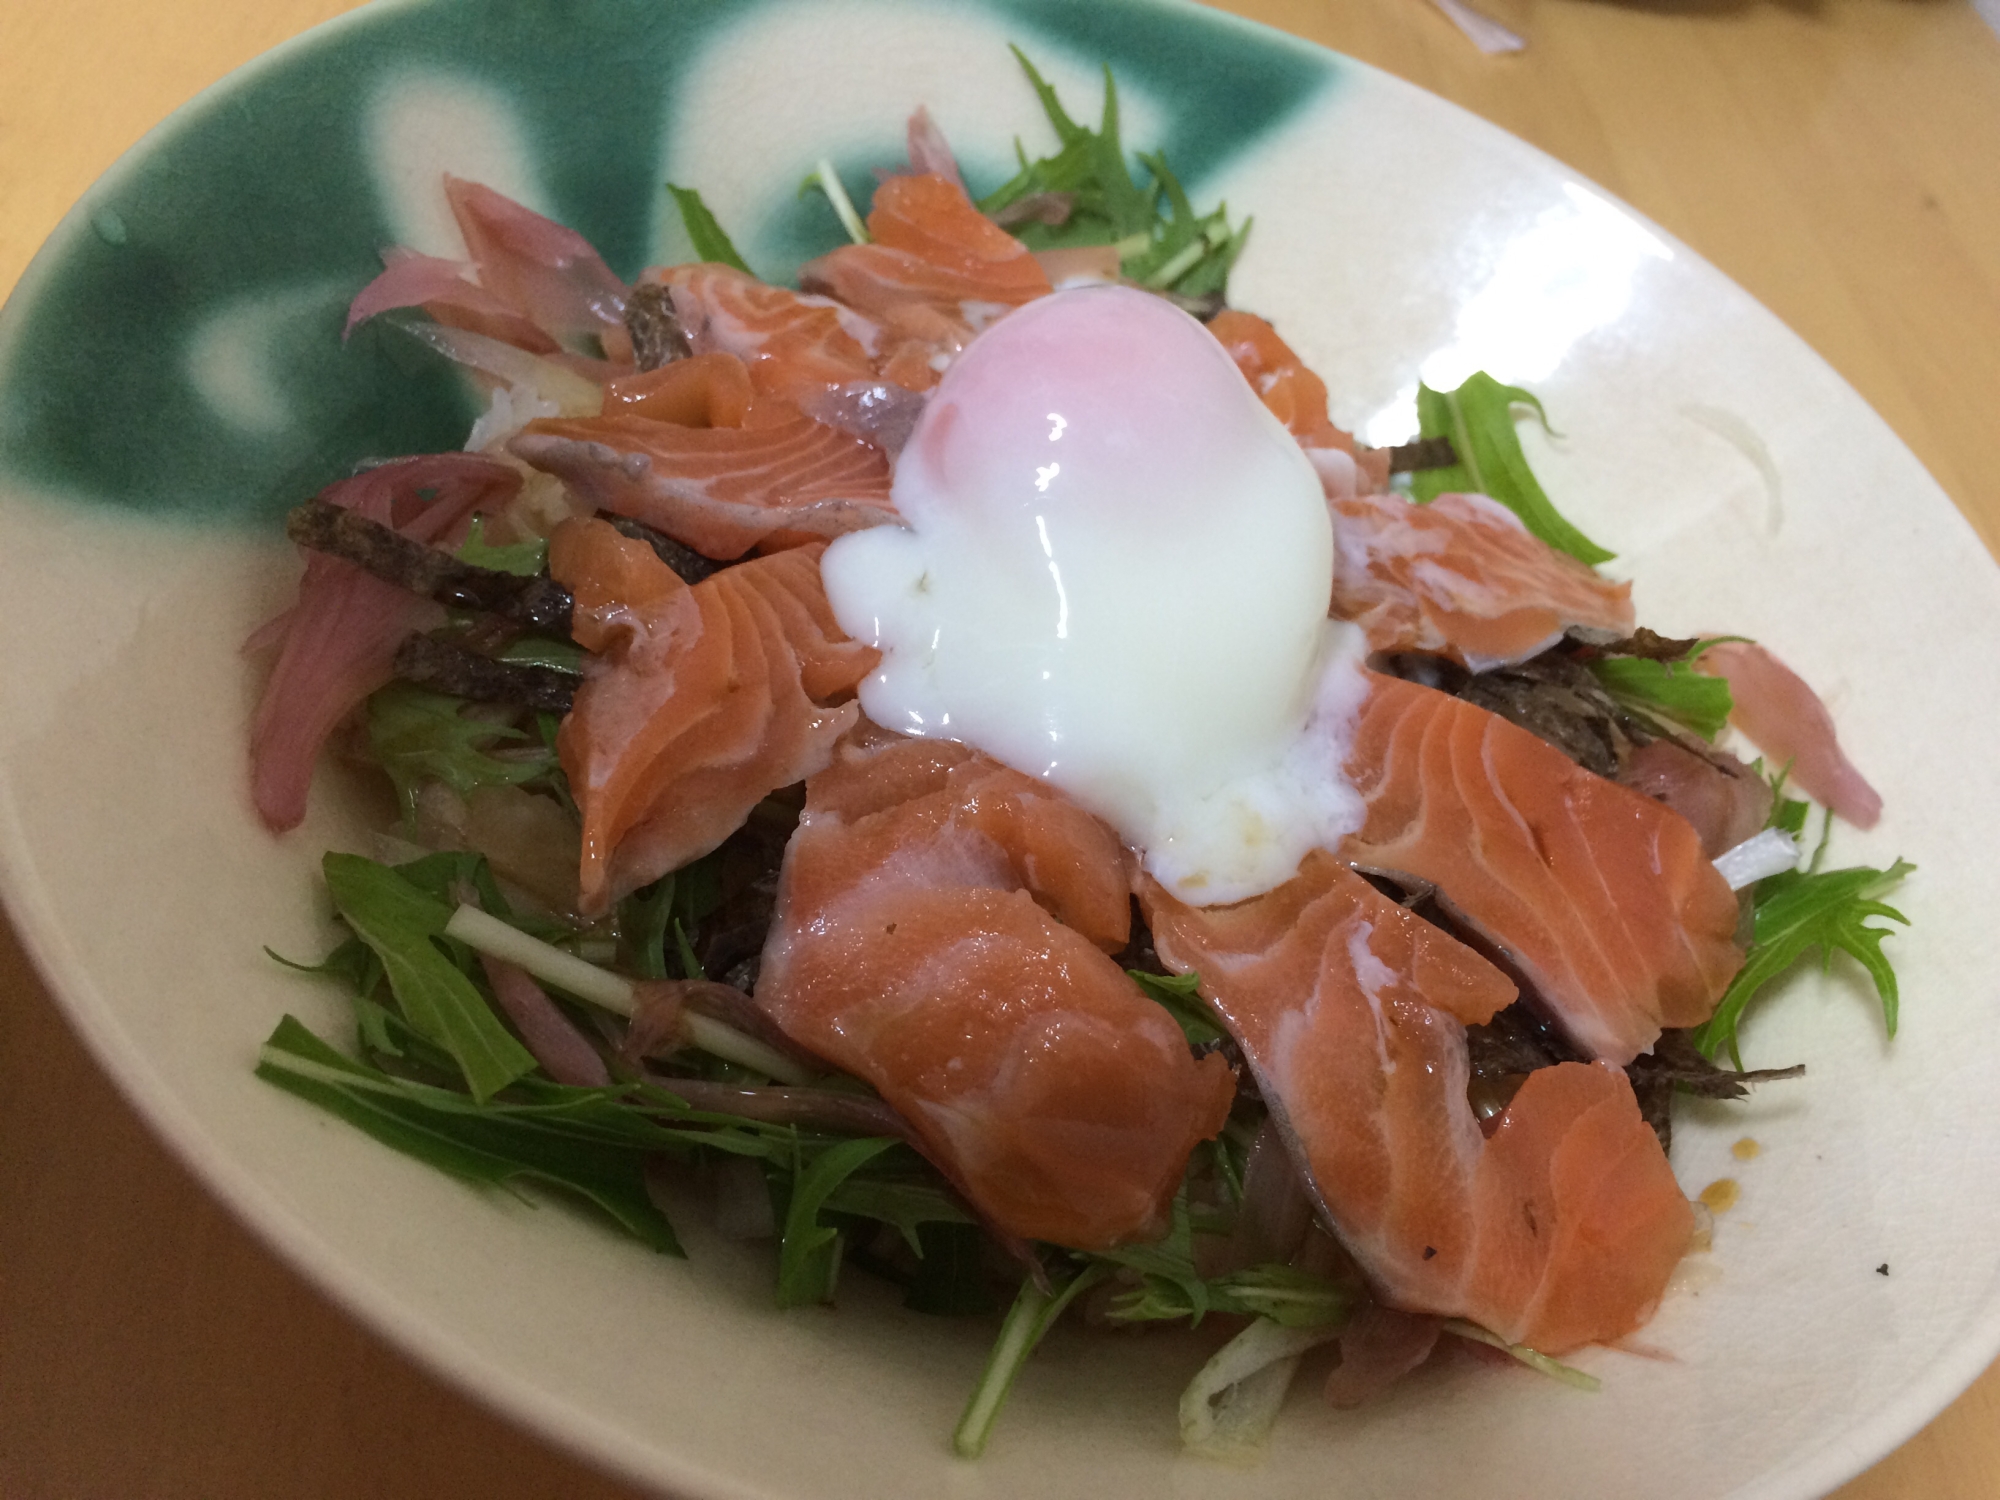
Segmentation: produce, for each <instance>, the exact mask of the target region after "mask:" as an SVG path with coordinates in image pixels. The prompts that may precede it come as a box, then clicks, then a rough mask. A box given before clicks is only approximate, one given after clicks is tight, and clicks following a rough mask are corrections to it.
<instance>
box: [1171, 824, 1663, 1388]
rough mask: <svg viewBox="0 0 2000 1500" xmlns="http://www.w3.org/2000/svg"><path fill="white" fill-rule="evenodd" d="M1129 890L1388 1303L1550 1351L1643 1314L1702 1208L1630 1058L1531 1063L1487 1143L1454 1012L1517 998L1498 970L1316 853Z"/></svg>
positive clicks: (1484, 1010) (1476, 1017)
mask: <svg viewBox="0 0 2000 1500" xmlns="http://www.w3.org/2000/svg"><path fill="white" fill-rule="evenodd" d="M1140 900H1141V905H1142V906H1143V907H1144V909H1145V913H1146V918H1147V921H1148V922H1149V923H1150V924H1151V926H1152V931H1153V941H1154V944H1155V946H1156V947H1157V949H1158V951H1159V954H1160V956H1161V958H1162V959H1163V960H1164V961H1165V962H1166V963H1167V964H1168V965H1169V967H1172V968H1175V969H1177V970H1180V971H1181V972H1184V973H1185V972H1190V971H1192V972H1194V973H1196V974H1198V975H1199V976H1200V979H1201V992H1202V994H1203V996H1204V997H1205V998H1206V999H1207V1000H1208V1001H1209V1003H1210V1004H1211V1005H1212V1006H1213V1007H1214V1009H1215V1010H1216V1012H1217V1013H1218V1014H1219V1015H1220V1016H1221V1018H1222V1019H1223V1021H1224V1023H1225V1024H1226V1025H1227V1026H1228V1028H1229V1030H1230V1032H1231V1034H1232V1035H1234V1036H1235V1037H1236V1039H1237V1041H1238V1042H1239V1043H1240V1044H1241V1046H1242V1048H1243V1052H1244V1056H1245V1057H1246V1059H1248V1061H1249V1063H1250V1066H1251V1068H1252V1070H1253V1071H1254V1073H1255V1075H1256V1077H1257V1080H1258V1085H1259V1087H1260V1089H1261V1090H1262V1092H1263V1094H1264V1098H1265V1101H1266V1102H1267V1103H1268V1104H1269V1105H1270V1107H1271V1110H1272V1114H1273V1116H1274V1118H1276V1119H1277V1120H1278V1121H1279V1123H1280V1126H1281V1129H1282V1131H1283V1132H1284V1135H1285V1138H1286V1142H1287V1145H1288V1146H1289V1147H1290V1149H1291V1151H1292V1154H1293V1157H1294V1160H1295V1161H1296V1162H1297V1164H1298V1165H1299V1167H1300V1169H1301V1171H1302V1173H1303V1175H1304V1177H1305V1179H1306V1181H1307V1183H1308V1185H1309V1187H1310V1189H1311V1191H1312V1193H1313V1194H1314V1196H1315V1197H1316V1198H1317V1200H1318V1206H1319V1209H1320V1211H1321V1213H1322V1215H1323V1217H1324V1218H1325V1219H1326V1221H1327V1223H1328V1224H1329V1225H1330V1226H1331V1227H1332V1229H1333V1230H1334V1232H1335V1233H1336V1234H1337V1235H1338V1236H1339V1238H1340V1239H1341V1241H1342V1243H1343V1244H1345V1245H1346V1247H1347V1248H1348V1250H1349V1252H1350V1253H1351V1254H1353V1256H1354V1257H1355V1260H1356V1261H1357V1262H1358V1263H1359V1264H1360V1266H1361V1267H1362V1269H1363V1271H1364V1272H1365V1273H1366V1274H1367V1276H1368V1278H1369V1281H1370V1283H1371V1284H1372V1285H1373V1287H1374V1288H1375V1290H1376V1293H1377V1295H1378V1296H1380V1297H1381V1298H1382V1299H1383V1300H1384V1301H1386V1302H1387V1303H1388V1304H1389V1305H1390V1306H1392V1307H1395V1308H1399V1309H1402V1310H1403V1311H1406V1312H1413V1313H1432V1314H1439V1315H1443V1316H1447V1317H1464V1318H1469V1319H1471V1320H1472V1321H1474V1322H1476V1323H1479V1324H1481V1325H1482V1326H1484V1327H1486V1328H1489V1329H1492V1330H1493V1331H1494V1332H1496V1333H1499V1334H1501V1335H1502V1336H1504V1337H1505V1338H1507V1339H1509V1340H1511V1341H1513V1342H1516V1343H1525V1344H1529V1345H1532V1346H1533V1347H1534V1348H1537V1349H1540V1350H1542V1351H1543V1352H1545V1353H1551V1354H1560V1353H1562V1352H1564V1351H1565V1350H1568V1349H1572V1348H1575V1347H1577V1346H1578V1345H1581V1344H1586V1343H1597V1342H1606V1341H1609V1340H1612V1339H1616V1338H1620V1337H1623V1336H1624V1335H1625V1334H1627V1333H1630V1332H1631V1331H1632V1330H1633V1329H1635V1328H1637V1327H1639V1326H1640V1324H1642V1323H1643V1322H1645V1320H1646V1319H1647V1318H1648V1317H1649V1316H1651V1314H1652V1311H1653V1309H1654V1307H1655V1306H1656V1305H1657V1304H1658V1302H1659V1298H1660V1294H1661V1292H1662V1290H1663V1289H1664V1287H1665V1285H1666V1280H1667V1277H1668V1275H1669V1274H1670V1273H1671V1272H1672V1270H1673V1268H1674V1266H1675V1264H1676V1263H1677V1262H1678V1261H1679V1260H1680V1257H1681V1255H1682V1254H1683V1253H1684V1252H1685V1250H1686V1249H1687V1245H1688V1240H1689V1237H1690V1236H1691V1234H1692V1232H1693V1228H1694V1221H1693V1215H1692V1211H1691V1210H1690V1209H1689V1207H1688V1204H1687V1200H1686V1199H1685V1198H1684V1197H1683V1196H1682V1194H1681V1191H1680V1187H1679V1185H1678V1184H1677V1183H1676V1182H1675V1180H1674V1175H1673V1172H1672V1170H1671V1169H1670V1168H1669V1167H1668V1165H1667V1160H1666V1156H1665V1153H1663V1152H1662V1151H1661V1149H1660V1145H1659V1141H1658V1138H1657V1137H1655V1136H1654V1134H1653V1132H1652V1130H1651V1129H1650V1128H1649V1127H1648V1126H1647V1125H1646V1123H1645V1121H1644V1120H1643V1119H1642V1118H1641V1117H1640V1114H1639V1107H1638V1104H1637V1102H1636V1100H1635V1099H1634V1098H1633V1095H1632V1088H1631V1085H1630V1083H1629V1082H1627V1080H1626V1078H1625V1075H1624V1074H1623V1073H1622V1072H1619V1071H1617V1070H1616V1069H1613V1068H1610V1067H1608V1066H1605V1065H1603V1064H1583V1063H1564V1064H1561V1065H1559V1066H1557V1067H1554V1068H1548V1069H1543V1070H1541V1071H1538V1072H1536V1073H1533V1074H1531V1075H1529V1078H1528V1081H1527V1083H1526V1084H1525V1085H1524V1086H1523V1087H1522V1089H1521V1091H1520V1092H1519V1093H1518V1094H1517V1095H1516V1096H1515V1098H1514V1100H1513V1102H1512V1103H1511V1104H1510V1105H1509V1107H1508V1108H1507V1110H1506V1111H1505V1112H1504V1113H1503V1114H1502V1115H1501V1116H1500V1118H1499V1121H1498V1124H1497V1127H1496V1128H1495V1129H1494V1131H1493V1133H1492V1136H1491V1138H1490V1139H1488V1138H1487V1137H1486V1136H1485V1135H1484V1134H1483V1133H1482V1131H1481V1129H1480V1126H1479V1122H1478V1121H1477V1119H1476V1118H1475V1117H1474V1114H1473V1111H1472V1107H1471V1106H1470V1104H1468V1103H1467V1101H1466V1082H1467V1077H1468V1065H1467V1060H1466V1045H1465V1024H1466V1023H1467V1022H1481V1021H1485V1020H1487V1019H1489V1018H1490V1017H1491V1016H1492V1014H1493V1013H1494V1012H1495V1011H1496V1010H1498V1009H1499V1008H1500V1007H1501V1006H1503V1005H1505V1004H1507V1003H1508V1002H1509V1001H1510V1000H1512V999H1513V996H1514V986H1513V984H1512V983H1511V982H1510V981H1509V980H1508V979H1507V978H1506V976H1505V975H1503V974H1502V973H1501V972H1500V971H1499V970H1498V969H1496V968H1494V967H1493V966H1492V965H1491V964H1489V963H1487V962H1486V961H1485V960H1484V959H1482V958H1480V957H1479V956H1478V955H1477V954H1475V953H1473V952H1472V951H1471V950H1470V949H1468V948H1466V947H1464V946H1463V945H1461V944H1459V943H1458V942H1456V941H1455V940H1453V939H1452V938H1451V937H1450V936H1448V935H1447V934H1446V933H1444V932H1443V931H1442V930H1440V929H1438V928H1436V927H1433V926H1431V925H1430V924H1429V923H1427V922H1425V921H1424V920H1422V919H1421V918H1419V917H1416V916H1414V915H1413V914H1411V913H1410V912H1409V911H1407V910H1405V909H1404V908H1403V907H1401V906H1399V905H1398V904H1397V903H1395V902H1394V901H1391V900H1389V899H1388V898H1387V897H1385V896H1383V895H1382V894H1381V893H1380V892H1378V891H1376V890H1375V889H1374V888H1373V887H1372V886H1370V885H1369V884H1368V883H1367V882H1366V881H1365V880H1363V879H1361V877H1360V876H1358V875H1356V874H1355V873H1354V872H1353V871H1352V870H1349V869H1347V868H1346V867H1345V866H1343V865H1341V864H1340V863H1339V862H1338V861H1336V860H1334V859H1332V858H1331V857H1329V856H1328V855H1326V854H1323V853H1316V854H1314V855H1312V856H1310V857H1309V858H1308V859H1307V861H1306V863H1305V865H1304V866H1303V867H1302V868H1301V870H1300V872H1299V874H1298V875H1297V876H1295V877H1294V878H1293V879H1292V880H1291V881H1289V882H1288V883H1287V884H1285V885H1284V886H1281V887H1279V888H1278V889H1277V890H1275V891H1272V892H1269V893H1268V894H1266V895H1263V896H1259V897H1256V898H1253V899H1252V900H1250V901H1246V902H1242V903H1239V904H1238V905H1236V906H1232V907H1224V908H1212V909H1208V910H1198V909H1195V908H1191V907H1187V906H1184V905H1182V904H1181V903H1180V902H1178V901H1176V900H1174V899H1173V898H1172V897H1171V896H1169V895H1168V894H1167V893H1166V892H1165V891H1164V890H1163V889H1161V888H1160V887H1159V886H1157V885H1155V884H1154V883H1152V882H1151V881H1150V880H1144V881H1142V882H1141V885H1140Z"/></svg>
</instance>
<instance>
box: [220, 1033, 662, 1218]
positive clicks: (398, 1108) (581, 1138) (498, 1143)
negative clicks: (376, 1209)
mask: <svg viewBox="0 0 2000 1500" xmlns="http://www.w3.org/2000/svg"><path fill="white" fill-rule="evenodd" d="M257 1075H258V1076H259V1077H260V1078H263V1079H265V1080H266V1081H268V1082H270V1083H274V1084H276V1085H277V1086H278V1087H279V1088H282V1089H286V1090H288V1091H290V1092H291V1093H294V1094H297V1095H298V1096H299V1097H300V1098H302V1099H306V1100H309V1101H311V1102H312V1103H314V1104H317V1105H319V1106H320V1107H321V1108H322V1109H325V1110H327V1111H329V1112H330V1113H332V1114H336V1115H338V1116H340V1117H341V1118H342V1119H344V1120H346V1121H347V1122H348V1123H349V1124H352V1125H356V1126H358V1127H360V1128H361V1129H362V1130H365V1131H366V1132H368V1134H370V1135H372V1136H374V1137H375V1138H376V1139H377V1140H378V1141H381V1142H382V1143H383V1144H385V1145H388V1146H393V1147H394V1148H395V1149H396V1150H398V1151H402V1152H404V1153H406V1154H408V1155H410V1156H414V1157H416V1158H417V1159H418V1160H419V1161H423V1162H427V1163H429V1164H430V1165H431V1166H434V1167H437V1168H439V1169H440V1170H442V1171H445V1172H449V1173H450V1174H451V1175H453V1176H454V1177H460V1178H463V1179H465V1180H466V1181H468V1182H477V1183H486V1184H491V1185H495V1186H513V1185H516V1184H518V1183H521V1182H524V1181H533V1182H540V1183H543V1184H546V1185H549V1186H553V1187H557V1188H561V1189H564V1190H566V1191H568V1192H572V1193H575V1194H577V1195H578V1196H580V1197H582V1198H584V1199H586V1200H588V1201H589V1202H591V1203H594V1204H596V1205H597V1207H599V1208H600V1209H602V1210H603V1211H604V1212H605V1213H607V1214H609V1215H610V1216H611V1217H612V1218H613V1219H614V1220H616V1221H617V1223H618V1224H619V1225H621V1226H622V1227H623V1228H624V1229H626V1230H627V1231H628V1232H630V1233H631V1234H633V1235H634V1236H636V1237H637V1238H638V1239H640V1240H641V1241H643V1242H644V1243H646V1244H648V1245H650V1246H652V1247H653V1248H654V1249H655V1250H659V1251H661V1252H663V1253H665V1254H668V1255H679V1254H681V1253H682V1251H681V1247H680V1242H679V1240H677V1239H676V1238H675V1236H674V1231H673V1226H672V1225H671V1224H669V1223H668V1222H667V1218H666V1216H665V1215H664V1214H662V1213H661V1212H660V1210H659V1209H658V1208H657V1207H656V1206H655V1205H654V1204H653V1201H652V1199H651V1198H650V1197H649V1196H648V1195H647V1193H646V1186H645V1181H644V1178H643V1177H642V1175H641V1162H642V1158H641V1156H640V1155H639V1153H637V1152H636V1151H634V1150H633V1149H632V1147H631V1146H630V1145H623V1144H619V1143H617V1142H616V1141H615V1140H614V1141H607V1140H605V1139H603V1138H602V1136H601V1135H597V1134H593V1133H592V1132H590V1131H589V1130H587V1129H578V1128H577V1127H576V1126H575V1125H574V1124H573V1123H572V1122H571V1121H569V1120H567V1119H566V1118H565V1116H564V1115H563V1114H562V1113H561V1112H550V1111H543V1110H535V1109H532V1108H524V1109H514V1110H508V1109H504V1108H501V1107H498V1106H494V1105H487V1106H485V1107H484V1108H480V1107H477V1106H474V1105H473V1104H472V1102H471V1101H469V1100H467V1099H466V1098H465V1097H464V1096H463V1095H460V1094H456V1093H452V1092H450V1091H447V1090H443V1089H437V1088H432V1087H429V1086H428V1085H424V1084H418V1083H411V1082H409V1081H407V1080H404V1079H400V1078H394V1077H391V1076H390V1075H389V1074H387V1073H384V1072H382V1071H380V1070H379V1069H376V1068H371V1067H368V1066H367V1065H366V1064H364V1063H358V1062H355V1061H353V1060H352V1059H350V1058H347V1057H344V1056H342V1055H341V1054H340V1053H339V1052H337V1051H335V1050H334V1049H333V1048H331V1047H329V1046H328V1045H327V1044H326V1043H325V1042H322V1041H321V1040H320V1039H319V1038H318V1037H316V1036H314V1035H313V1034H312V1032H310V1031H308V1030H307V1029H306V1028H305V1027H304V1026H302V1025H300V1024H299V1023H298V1022H297V1021H295V1020H294V1019H292V1017H290V1016H287V1017H285V1018H284V1020H282V1021H281V1022H279V1023H278V1029H277V1030H276V1031H274V1032H273V1033H272V1034H271V1039H270V1040H269V1041H268V1042H266V1043H265V1044H264V1051H263V1053H262V1055H261V1057H260V1058H259V1060H258V1063H257ZM571 1092H573V1093H575V1094H579V1095H595V1094H597V1093H598V1091H595V1090H583V1089H579V1090H573V1091H571Z"/></svg>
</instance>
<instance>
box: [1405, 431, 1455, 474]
mask: <svg viewBox="0 0 2000 1500" xmlns="http://www.w3.org/2000/svg"><path fill="white" fill-rule="evenodd" d="M1457 462H1458V450H1457V449H1456V448H1454V447H1452V445H1451V439H1450V438H1448V437H1427V438H1418V439H1417V440H1416V441H1415V442H1413V443H1399V444H1397V445H1396V446H1395V447H1393V448H1391V449H1390V450H1389V472H1390V473H1391V474H1414V473H1416V472H1417V470H1419V469H1449V468H1451V467H1452V466H1453V465H1454V464H1456V463H1457Z"/></svg>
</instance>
